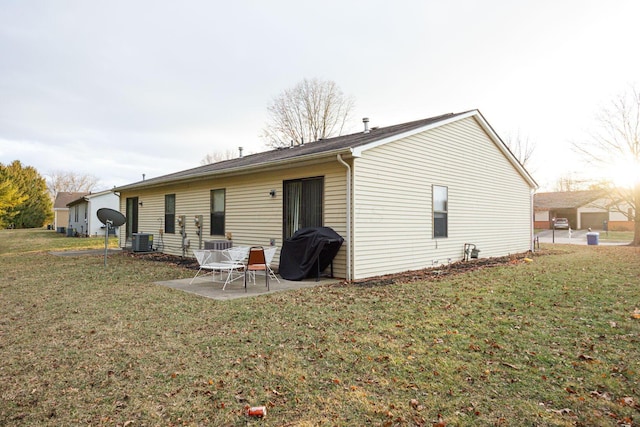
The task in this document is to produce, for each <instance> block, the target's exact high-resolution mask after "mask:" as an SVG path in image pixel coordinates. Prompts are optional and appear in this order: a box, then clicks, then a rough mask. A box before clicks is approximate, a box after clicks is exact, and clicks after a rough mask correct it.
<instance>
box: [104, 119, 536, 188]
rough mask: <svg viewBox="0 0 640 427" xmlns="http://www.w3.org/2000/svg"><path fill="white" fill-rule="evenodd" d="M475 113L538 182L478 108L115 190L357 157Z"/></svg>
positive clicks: (179, 173)
mask: <svg viewBox="0 0 640 427" xmlns="http://www.w3.org/2000/svg"><path fill="white" fill-rule="evenodd" d="M471 116H475V117H477V118H478V119H479V122H480V124H481V125H482V126H483V128H484V129H485V131H487V133H488V134H489V135H490V137H491V138H492V139H494V141H496V142H498V143H499V145H500V146H501V148H502V149H503V151H504V153H505V154H506V155H507V156H509V157H510V159H511V160H512V161H513V162H514V165H515V166H516V167H517V168H518V169H519V171H520V173H522V174H523V176H524V177H525V179H526V180H527V181H528V182H529V183H530V184H531V186H532V187H537V184H536V183H535V181H534V180H533V178H532V177H531V176H530V175H529V173H528V172H527V171H526V170H525V169H524V168H523V167H522V165H520V163H519V162H518V161H517V160H516V159H515V157H514V156H513V154H512V153H511V152H510V151H509V149H508V148H507V147H506V145H504V143H503V142H502V140H500V138H499V137H498V136H497V134H496V133H495V132H494V131H493V129H492V128H491V126H490V125H489V124H488V123H487V122H486V120H484V117H482V115H481V114H480V112H479V111H478V110H470V111H465V112H462V113H448V114H443V115H440V116H435V117H430V118H427V119H422V120H416V121H412V122H407V123H402V124H398V125H393V126H387V127H383V128H372V129H370V131H369V132H367V133H365V132H358V133H353V134H350V135H343V136H338V137H334V138H327V139H323V140H320V141H314V142H309V143H305V144H301V145H295V146H292V147H285V148H277V149H274V150H270V151H264V152H261V153H256V154H252V155H248V156H244V157H239V158H235V159H231V160H226V161H222V162H216V163H211V164H208V165H204V166H199V167H196V168H192V169H187V170H183V171H179V172H175V173H171V174H168V175H163V176H160V177H156V178H151V179H147V180H143V181H138V182H135V183H133V184H128V185H124V186H121V187H117V188H114V189H113V191H122V190H132V189H141V188H147V187H154V186H159V185H163V184H167V183H171V182H176V181H182V180H189V179H195V178H200V177H206V176H210V175H217V174H221V173H231V172H236V171H249V170H251V169H254V168H260V167H268V166H276V165H279V164H283V163H290V162H291V161H304V160H311V159H314V158H318V157H328V156H334V155H337V154H344V153H349V154H351V155H353V156H355V157H357V156H359V155H360V154H361V153H362V151H365V150H366V149H369V148H372V147H375V146H378V145H381V144H383V143H386V142H390V141H393V140H397V139H400V138H404V137H407V136H410V135H413V134H416V133H419V132H422V131H425V130H427V129H430V128H432V127H437V126H441V125H444V124H447V123H450V122H452V121H456V120H460V119H463V118H466V117H471Z"/></svg>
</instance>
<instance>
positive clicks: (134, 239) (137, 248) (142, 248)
mask: <svg viewBox="0 0 640 427" xmlns="http://www.w3.org/2000/svg"><path fill="white" fill-rule="evenodd" d="M131 246H132V250H133V252H151V251H152V250H153V234H149V233H133V234H132V235H131Z"/></svg>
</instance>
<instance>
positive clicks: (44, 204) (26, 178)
mask: <svg viewBox="0 0 640 427" xmlns="http://www.w3.org/2000/svg"><path fill="white" fill-rule="evenodd" d="M52 207H53V205H52V202H51V197H50V196H49V191H48V189H47V182H46V180H45V179H44V178H43V177H42V176H40V174H39V173H38V171H37V170H36V169H35V168H33V167H32V166H23V165H22V163H21V162H20V160H14V161H13V162H12V163H10V164H8V165H4V164H2V163H0V227H1V228H7V227H10V228H36V227H42V226H44V225H45V224H46V223H47V222H49V221H51V219H52V218H53V209H52Z"/></svg>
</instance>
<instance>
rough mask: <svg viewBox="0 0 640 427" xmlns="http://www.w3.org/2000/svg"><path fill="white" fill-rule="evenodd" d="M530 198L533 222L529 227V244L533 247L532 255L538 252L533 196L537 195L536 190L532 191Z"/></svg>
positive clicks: (530, 214)
mask: <svg viewBox="0 0 640 427" xmlns="http://www.w3.org/2000/svg"><path fill="white" fill-rule="evenodd" d="M530 193H531V194H530V196H529V218H531V222H530V225H529V244H530V245H531V253H534V252H535V251H536V244H535V242H534V241H533V236H534V229H535V214H536V213H535V211H534V207H533V195H534V193H535V190H533V189H532V190H531V191H530Z"/></svg>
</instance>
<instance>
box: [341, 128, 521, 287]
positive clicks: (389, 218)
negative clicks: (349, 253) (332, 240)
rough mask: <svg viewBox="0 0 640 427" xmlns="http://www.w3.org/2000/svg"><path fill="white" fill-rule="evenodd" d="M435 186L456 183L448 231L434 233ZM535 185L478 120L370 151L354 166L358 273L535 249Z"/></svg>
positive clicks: (373, 273)
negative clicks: (468, 249)
mask: <svg viewBox="0 0 640 427" xmlns="http://www.w3.org/2000/svg"><path fill="white" fill-rule="evenodd" d="M432 185H441V186H447V187H448V237H447V238H433V227H432ZM532 217H533V212H532V208H531V188H530V187H529V185H528V183H527V181H526V180H525V179H524V178H523V177H522V176H521V175H520V174H519V173H518V172H517V171H516V169H515V168H514V167H513V165H512V164H511V163H510V162H509V161H508V160H507V158H506V157H505V156H504V154H503V153H502V152H501V151H500V149H499V148H498V147H497V146H496V145H495V144H494V143H493V141H492V140H491V139H490V138H489V137H488V136H487V135H486V133H485V132H484V131H483V130H482V128H481V127H480V126H479V125H478V124H477V123H476V121H475V119H473V118H467V119H464V120H460V121H457V122H454V123H451V124H448V125H444V126H441V127H438V128H435V129H433V130H430V131H427V132H423V133H421V134H418V135H414V136H411V137H408V138H405V139H403V140H399V141H397V142H394V143H392V144H385V145H382V146H379V147H376V148H373V149H370V150H367V151H365V152H364V153H363V155H362V157H361V158H358V159H355V166H354V224H353V229H354V242H353V243H354V258H355V259H354V271H353V276H354V279H361V278H366V277H371V276H376V275H383V274H389V273H394V272H402V271H407V270H415V269H422V268H425V267H432V266H435V265H439V264H446V263H448V262H454V261H458V260H461V259H462V258H463V257H464V251H463V247H464V244H465V243H473V244H475V245H477V248H478V249H480V251H481V252H480V257H482V258H485V257H493V256H502V255H507V254H510V253H520V252H525V251H527V250H529V249H530V247H531V242H530V239H531V231H532V230H531V223H532Z"/></svg>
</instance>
